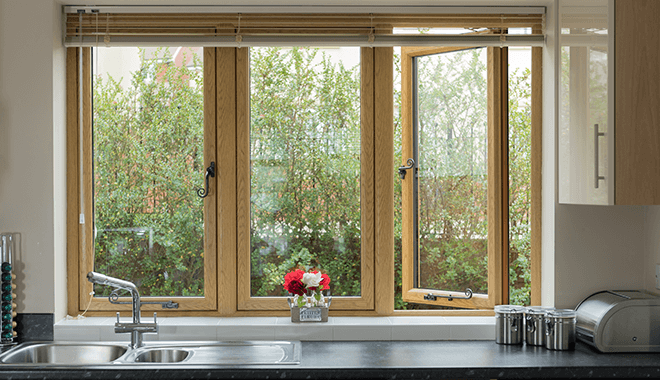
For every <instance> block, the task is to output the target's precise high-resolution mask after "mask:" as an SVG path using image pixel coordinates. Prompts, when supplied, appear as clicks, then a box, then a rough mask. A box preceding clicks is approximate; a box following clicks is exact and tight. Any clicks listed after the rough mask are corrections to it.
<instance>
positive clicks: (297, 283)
mask: <svg viewBox="0 0 660 380" xmlns="http://www.w3.org/2000/svg"><path fill="white" fill-rule="evenodd" d="M303 274H305V272H303V271H302V270H300V269H296V270H295V271H293V272H290V273H287V274H286V275H285V276H284V289H285V290H286V291H287V292H289V293H291V294H297V295H299V296H302V295H303V294H305V284H303V282H302V278H303Z"/></svg>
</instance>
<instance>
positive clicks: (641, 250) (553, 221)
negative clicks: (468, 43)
mask: <svg viewBox="0 0 660 380" xmlns="http://www.w3.org/2000/svg"><path fill="white" fill-rule="evenodd" d="M67 2H69V3H72V4H77V3H79V2H75V1H68V0H67ZM255 2H256V0H254V1H251V2H250V3H251V4H254V3H255ZM477 2H478V1H475V2H474V3H477ZM84 3H85V4H93V3H103V4H111V3H114V4H117V3H121V0H115V1H110V0H107V1H106V0H104V1H96V0H90V1H85V2H84ZM128 3H130V2H128V1H124V4H128ZM133 3H135V2H134V1H133ZM140 3H143V4H155V3H157V2H156V1H154V0H144V1H140ZM172 3H176V4H179V5H180V4H182V3H184V2H183V1H181V0H179V1H173V2H172ZM186 3H187V4H203V3H206V4H211V3H213V4H217V3H218V2H217V1H205V0H202V1H195V0H188V1H187V2H186ZM242 3H244V4H247V3H248V2H246V1H243V2H242ZM261 3H262V4H263V3H264V2H263V1H262V2H261ZM266 3H267V2H266ZM288 3H289V4H293V3H294V2H292V1H289V2H288ZM297 3H299V4H303V3H304V2H303V1H298V2H297ZM327 3H328V4H335V5H336V4H341V3H342V1H339V0H338V1H335V2H327ZM354 3H355V2H354V1H346V2H344V4H354ZM376 3H378V4H397V3H402V1H394V0H391V1H388V0H384V1H375V0H374V1H363V2H361V4H376ZM418 3H419V4H426V5H431V4H443V3H448V2H444V1H419V2H418ZM482 3H484V4H487V3H490V4H492V0H488V1H483V2H482ZM503 3H508V4H516V3H515V2H513V1H504V2H503ZM548 3H550V4H551V0H549V1H544V0H538V1H527V2H526V4H534V5H538V4H548ZM56 4H57V2H56V1H55V0H20V1H19V0H0V231H2V232H20V233H21V234H22V250H21V257H20V258H19V259H20V260H19V263H18V265H17V267H18V272H19V273H18V281H17V282H18V284H19V287H18V289H17V291H18V294H19V299H18V304H19V308H18V311H19V312H28V313H55V314H56V320H58V319H60V318H61V317H62V316H63V315H64V314H65V307H66V288H65V280H66V277H65V275H66V272H65V270H64V268H65V264H66V245H65V242H66V229H65V214H66V199H65V190H66V188H65V159H66V157H65V156H66V152H65V140H64V138H65V135H64V130H65V113H64V57H65V54H64V50H63V49H62V47H61V43H60V28H61V26H60V7H59V6H58V5H56ZM461 4H464V3H461ZM518 4H520V2H518ZM550 20H551V19H550ZM544 67H545V70H549V69H550V70H551V69H552V60H551V57H550V59H549V60H546V61H544ZM544 87H549V88H550V89H552V87H553V76H552V75H548V76H547V78H544ZM549 92H550V93H552V91H549ZM545 93H546V95H547V94H548V91H547V88H546V91H545ZM547 101H549V100H546V102H547ZM547 104H549V106H552V101H549V103H547ZM544 114H545V115H546V116H545V117H544V120H545V122H546V123H547V125H546V127H545V128H544V139H545V140H546V143H545V144H549V147H547V148H549V149H546V150H545V151H544V157H543V158H544V169H543V170H544V174H543V175H544V181H547V185H548V186H546V187H544V206H543V208H544V212H545V214H544V217H543V222H544V234H543V235H544V236H543V238H544V259H543V260H544V261H543V265H544V268H543V275H544V277H545V278H544V281H543V282H544V285H545V286H547V289H544V294H543V301H544V303H545V304H547V303H553V304H554V305H555V306H558V307H575V305H576V303H577V302H579V300H581V299H582V298H584V297H586V296H587V295H589V294H590V293H591V292H592V291H596V290H601V289H606V288H624V287H625V288H644V287H646V288H647V289H652V287H653V285H652V279H650V278H649V277H650V275H649V273H648V272H649V269H648V267H649V265H650V264H649V263H651V262H653V263H655V262H660V235H658V233H657V231H658V230H660V209H658V208H647V207H620V206H615V207H591V206H589V207H588V206H569V205H557V204H556V197H555V194H556V193H555V190H554V184H555V180H554V170H555V164H554V159H555V153H554V149H553V146H554V143H553V142H554V137H553V134H554V130H553V125H554V116H553V115H552V114H551V113H549V112H548V110H545V112H544ZM548 126H549V127H548ZM649 283H651V285H649Z"/></svg>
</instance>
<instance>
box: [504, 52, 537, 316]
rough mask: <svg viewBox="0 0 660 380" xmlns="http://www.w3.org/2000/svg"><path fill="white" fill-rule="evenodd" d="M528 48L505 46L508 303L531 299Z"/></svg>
mask: <svg viewBox="0 0 660 380" xmlns="http://www.w3.org/2000/svg"><path fill="white" fill-rule="evenodd" d="M531 71H532V49H531V48H529V47H514V46H511V47H509V303H510V304H514V305H529V304H530V302H531V298H530V297H531V279H532V277H531V237H532V235H531V232H532V225H531V207H532V191H531V190H532V188H531V183H532V174H531V173H532V172H531V171H532V160H531V157H532V118H531V117H532V72H531Z"/></svg>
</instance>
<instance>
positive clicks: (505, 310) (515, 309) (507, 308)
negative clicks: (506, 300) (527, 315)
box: [495, 305, 525, 314]
mask: <svg viewBox="0 0 660 380" xmlns="http://www.w3.org/2000/svg"><path fill="white" fill-rule="evenodd" d="M524 312H525V308H524V307H522V306H518V305H497V306H495V313H497V314H522V313H524Z"/></svg>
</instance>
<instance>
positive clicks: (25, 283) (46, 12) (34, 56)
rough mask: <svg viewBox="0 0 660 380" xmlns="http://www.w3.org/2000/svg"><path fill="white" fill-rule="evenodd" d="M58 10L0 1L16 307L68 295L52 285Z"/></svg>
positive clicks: (6, 212) (59, 149)
mask: <svg viewBox="0 0 660 380" xmlns="http://www.w3.org/2000/svg"><path fill="white" fill-rule="evenodd" d="M58 12H59V7H56V6H55V4H54V3H52V2H51V1H47V2H45V1H38V0H22V1H12V0H2V1H0V231H3V232H18V233H20V234H21V247H20V257H17V260H16V261H17V262H16V265H15V267H16V272H17V273H16V274H17V294H18V295H19V297H18V299H17V304H18V312H19V313H20V312H32V313H53V312H55V298H56V294H57V297H58V302H59V303H60V304H61V303H62V300H61V298H62V297H63V296H64V297H65V296H66V292H64V293H63V295H61V294H59V293H60V292H61V291H62V289H63V288H62V282H60V283H59V287H57V289H56V288H55V287H54V285H55V267H56V263H57V269H58V270H61V267H62V259H63V258H64V257H65V255H64V253H65V251H64V242H65V239H66V236H65V233H64V232H65V224H64V221H65V219H64V214H65V210H66V207H65V204H64V203H63V202H64V201H65V198H64V190H65V186H64V185H65V183H64V178H65V177H64V160H65V154H64V149H65V148H64V134H63V128H64V99H63V90H64V79H63V78H64V72H63V71H62V68H63V59H64V55H63V50H62V48H61V47H58V45H61V44H60V42H59V41H60V38H59V37H57V38H55V37H54V33H60V32H59V30H60V18H59V15H58ZM55 257H58V260H57V261H56V260H55ZM64 274H66V272H65V273H64ZM59 314H61V312H60V313H59Z"/></svg>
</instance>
